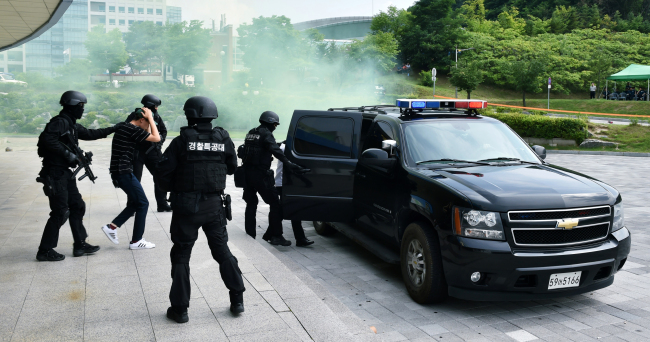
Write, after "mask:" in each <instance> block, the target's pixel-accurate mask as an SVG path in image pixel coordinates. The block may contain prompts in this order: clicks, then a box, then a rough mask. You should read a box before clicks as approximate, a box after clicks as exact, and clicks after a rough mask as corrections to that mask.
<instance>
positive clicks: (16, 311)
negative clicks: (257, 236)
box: [0, 138, 381, 342]
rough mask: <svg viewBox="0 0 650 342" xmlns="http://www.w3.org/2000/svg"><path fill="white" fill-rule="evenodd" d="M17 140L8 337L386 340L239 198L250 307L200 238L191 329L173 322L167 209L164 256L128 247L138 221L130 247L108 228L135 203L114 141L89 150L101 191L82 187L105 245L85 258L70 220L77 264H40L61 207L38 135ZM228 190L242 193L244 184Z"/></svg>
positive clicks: (4, 220)
mask: <svg viewBox="0 0 650 342" xmlns="http://www.w3.org/2000/svg"><path fill="white" fill-rule="evenodd" d="M9 140H10V143H9V146H11V147H12V148H13V149H14V152H10V153H7V152H2V153H0V175H2V177H0V341H231V342H232V341H247V342H248V341H312V340H314V341H366V340H367V341H374V340H381V338H379V336H378V335H375V334H373V333H372V332H371V331H370V329H369V328H368V326H367V325H366V324H365V323H364V322H363V321H362V320H360V319H359V318H357V317H356V316H355V315H354V314H353V313H352V312H351V311H350V310H349V309H348V308H347V307H345V306H344V305H343V304H340V302H339V304H338V305H337V304H335V303H334V304H330V303H325V302H324V300H323V298H326V297H325V296H323V295H322V291H323V289H322V288H319V285H318V283H317V282H315V281H314V280H313V278H311V277H304V275H303V277H298V276H296V275H295V274H293V273H292V272H291V271H290V270H289V269H288V268H287V267H286V266H285V265H283V263H282V262H280V261H279V259H277V258H276V257H274V256H273V255H272V254H271V253H270V252H269V251H268V250H267V249H265V248H264V247H263V246H262V244H260V243H259V241H255V240H253V239H250V238H249V237H248V236H246V234H245V233H244V230H243V208H244V207H243V205H242V203H241V201H235V204H236V208H235V212H234V221H233V222H232V224H231V225H230V226H229V229H228V230H229V236H230V242H229V246H230V248H231V250H232V252H233V254H234V255H235V256H236V257H237V258H238V259H239V265H240V268H241V269H242V272H243V276H244V281H245V285H246V292H245V294H244V301H245V305H246V312H245V313H243V314H242V315H241V316H240V317H233V316H232V315H231V314H230V312H229V310H228V307H229V298H228V291H227V289H226V288H225V286H224V285H223V283H222V282H221V279H220V276H219V270H218V265H217V263H216V262H215V261H214V260H213V259H212V256H211V255H210V251H209V248H208V246H207V241H206V240H205V236H204V235H202V234H200V235H199V240H198V241H197V243H196V245H195V247H194V249H193V255H192V260H191V262H190V265H191V268H192V301H191V306H190V309H189V316H190V322H189V323H187V324H177V323H175V322H173V321H170V320H168V319H167V318H166V317H165V313H166V310H167V307H168V306H169V300H168V293H169V288H170V285H171V278H170V273H169V272H170V264H169V250H170V248H171V245H172V244H171V241H170V239H169V233H168V232H169V225H170V221H171V213H158V212H155V203H154V204H153V205H150V211H149V214H148V216H147V226H146V231H145V235H144V236H145V238H146V239H147V240H149V241H152V242H154V243H156V248H155V249H152V250H136V251H130V250H129V249H128V244H127V243H126V242H127V241H128V240H129V237H130V234H131V231H132V222H133V221H132V220H130V221H129V222H127V224H126V225H125V226H123V227H122V228H120V229H119V235H120V240H121V243H120V244H119V245H113V244H112V243H110V242H109V241H108V240H107V239H106V237H105V236H104V235H103V233H102V232H101V231H100V229H99V227H101V226H102V225H103V224H106V223H107V222H110V220H111V219H112V218H113V217H115V216H116V215H117V214H118V213H119V211H120V210H121V209H122V207H123V206H124V205H125V202H126V196H125V195H124V193H123V192H122V191H120V190H119V189H115V188H114V187H113V186H112V184H111V181H110V177H109V176H108V171H107V169H108V161H109V157H110V142H111V139H105V140H102V141H97V142H82V148H84V149H87V150H91V151H93V152H94V154H95V158H94V159H95V160H94V165H93V170H94V171H95V173H96V175H98V176H99V179H98V180H97V183H96V184H94V185H93V184H92V183H91V182H89V181H88V180H84V181H82V182H80V183H79V189H80V191H81V193H82V195H83V197H84V199H85V200H86V203H87V212H86V215H85V217H84V224H85V225H86V228H87V230H88V232H89V235H90V237H89V242H91V243H94V244H99V245H100V246H101V248H102V249H101V250H100V251H99V252H98V253H96V254H95V255H90V256H83V257H79V258H74V257H73V256H72V236H71V234H70V228H69V226H68V225H67V224H66V225H65V226H64V227H62V228H61V234H60V239H59V246H58V248H57V250H58V251H59V252H60V253H63V254H64V255H66V259H65V260H64V261H61V262H38V261H36V260H35V255H36V251H37V248H38V244H39V241H40V237H41V234H42V230H43V226H44V224H45V222H46V220H47V218H48V212H49V208H48V201H47V198H46V197H45V196H44V195H43V192H42V190H41V186H40V184H38V183H36V182H35V181H34V179H35V178H36V175H37V173H38V171H39V169H40V161H39V159H38V157H37V156H36V152H35V145H36V139H34V138H9ZM143 178H144V179H143V184H144V188H145V191H146V192H147V195H148V197H149V198H150V199H153V198H154V196H153V184H152V181H151V177H150V176H149V175H148V174H147V173H145V176H144V177H143ZM228 184H229V188H231V189H234V188H233V186H232V179H229V183H228ZM152 202H155V201H152ZM151 207H153V209H154V210H152V209H151ZM264 244H266V243H264ZM312 288H314V289H315V291H314V290H312ZM319 291H320V292H319ZM329 299H330V300H332V301H337V300H336V299H335V298H333V297H329Z"/></svg>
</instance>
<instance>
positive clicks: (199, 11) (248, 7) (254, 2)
mask: <svg viewBox="0 0 650 342" xmlns="http://www.w3.org/2000/svg"><path fill="white" fill-rule="evenodd" d="M413 2H414V0H392V1H390V0H388V1H386V0H167V5H168V6H179V7H182V8H183V20H186V21H189V20H203V21H204V22H205V26H206V27H208V26H210V25H212V24H211V20H212V19H214V21H215V25H216V27H217V28H218V27H219V18H220V17H221V14H226V21H227V24H232V25H234V26H235V28H236V27H237V26H238V25H239V24H241V23H250V22H251V18H253V17H259V16H265V17H266V16H271V15H284V16H286V17H288V18H290V19H291V22H292V23H298V22H302V21H307V20H314V19H324V18H331V17H348V16H371V15H372V14H377V13H379V10H383V11H386V9H387V8H388V6H390V5H394V6H396V7H398V8H408V7H409V6H411V5H412V4H413Z"/></svg>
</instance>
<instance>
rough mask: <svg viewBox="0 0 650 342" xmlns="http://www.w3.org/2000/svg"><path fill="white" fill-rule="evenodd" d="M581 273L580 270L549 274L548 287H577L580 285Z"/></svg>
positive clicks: (550, 288) (553, 288) (551, 288)
mask: <svg viewBox="0 0 650 342" xmlns="http://www.w3.org/2000/svg"><path fill="white" fill-rule="evenodd" d="M581 275H582V271H580V272H569V273H556V274H551V279H550V280H549V281H548V289H549V290H555V289H561V288H565V287H578V286H580V276H581Z"/></svg>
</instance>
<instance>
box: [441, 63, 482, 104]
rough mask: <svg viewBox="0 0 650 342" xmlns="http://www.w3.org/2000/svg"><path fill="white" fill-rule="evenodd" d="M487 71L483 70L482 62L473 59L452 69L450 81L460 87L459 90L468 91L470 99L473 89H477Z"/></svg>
mask: <svg viewBox="0 0 650 342" xmlns="http://www.w3.org/2000/svg"><path fill="white" fill-rule="evenodd" d="M484 78H485V73H484V72H483V67H482V63H481V62H478V61H471V62H468V63H463V65H462V66H461V65H459V66H458V68H452V69H451V78H449V82H450V83H451V84H452V85H453V86H455V87H458V90H461V91H463V90H464V91H466V92H467V98H468V99H470V98H471V95H472V91H474V90H476V88H477V87H478V85H479V84H481V83H482V82H483V79H484Z"/></svg>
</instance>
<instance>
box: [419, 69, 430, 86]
mask: <svg viewBox="0 0 650 342" xmlns="http://www.w3.org/2000/svg"><path fill="white" fill-rule="evenodd" d="M420 85H422V86H425V87H433V80H432V79H431V70H422V71H420Z"/></svg>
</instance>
